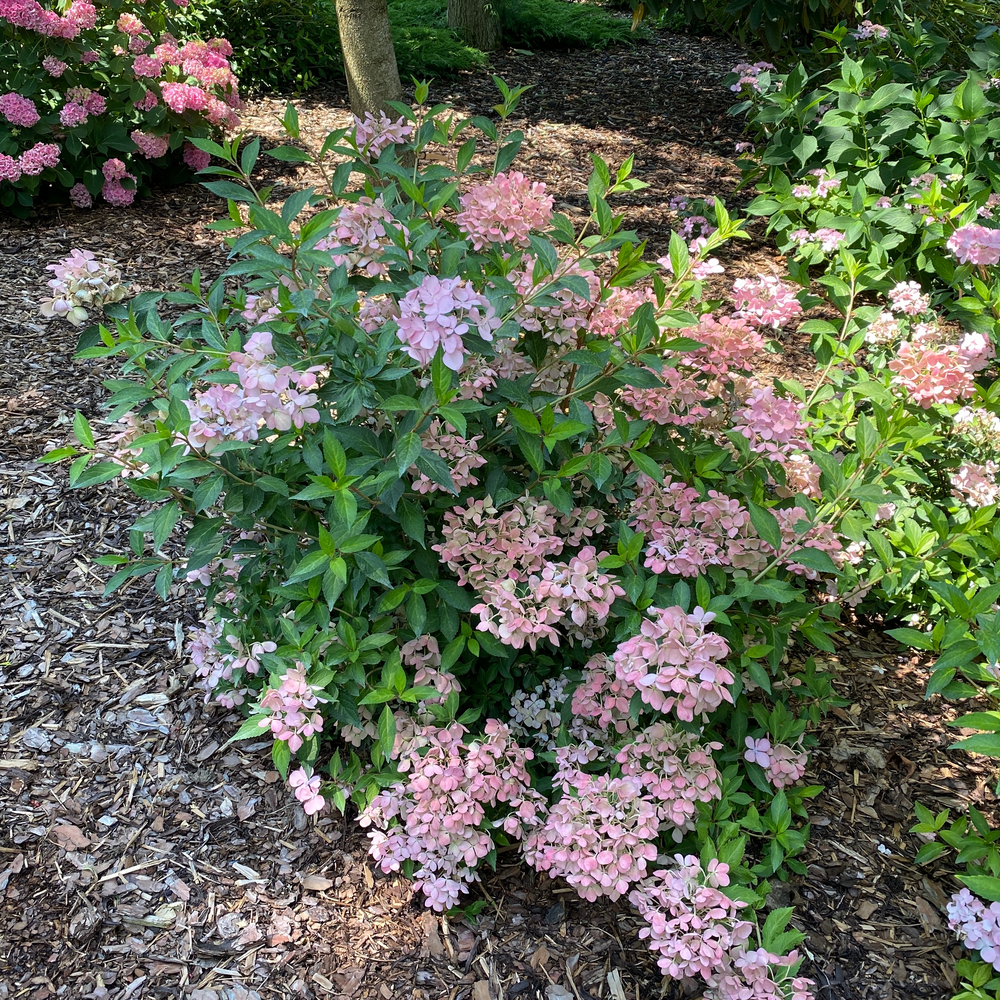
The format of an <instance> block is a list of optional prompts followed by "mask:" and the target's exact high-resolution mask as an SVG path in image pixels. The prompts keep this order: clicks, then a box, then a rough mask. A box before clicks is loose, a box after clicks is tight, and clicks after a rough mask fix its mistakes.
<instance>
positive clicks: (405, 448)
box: [395, 431, 424, 476]
mask: <svg viewBox="0 0 1000 1000" xmlns="http://www.w3.org/2000/svg"><path fill="white" fill-rule="evenodd" d="M423 450H424V446H423V442H422V441H421V440H420V435H419V434H415V433H414V432H413V431H410V432H409V433H408V434H404V435H402V436H401V437H398V438H396V443H395V452H396V471H397V472H398V473H399V475H400V476H402V475H403V474H404V473H405V472H406V470H407V469H408V468H409V467H410V466H411V465H413V464H414V462H416V460H417V457H418V456H419V455H420V453H421V452H422V451H423Z"/></svg>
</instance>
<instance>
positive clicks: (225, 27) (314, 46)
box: [192, 0, 344, 91]
mask: <svg viewBox="0 0 1000 1000" xmlns="http://www.w3.org/2000/svg"><path fill="white" fill-rule="evenodd" d="M192 9H193V10H194V11H195V12H196V15H197V16H199V17H200V18H203V19H204V21H205V23H206V24H207V25H208V26H209V27H208V28H207V29H206V30H210V31H213V32H221V33H224V34H226V35H228V36H231V37H232V38H233V39H234V41H233V63H234V64H235V66H236V70H237V74H238V75H239V78H240V82H241V83H242V85H243V87H244V89H245V90H249V91H261V90H296V91H300V90H308V89H309V88H310V87H314V86H316V84H318V83H322V82H323V81H324V80H328V79H330V78H332V77H334V78H335V77H342V76H343V74H344V67H343V60H342V59H341V56H340V36H339V34H338V31H337V16H336V13H335V11H334V7H333V2H332V0H201V2H199V0H196V2H195V4H192Z"/></svg>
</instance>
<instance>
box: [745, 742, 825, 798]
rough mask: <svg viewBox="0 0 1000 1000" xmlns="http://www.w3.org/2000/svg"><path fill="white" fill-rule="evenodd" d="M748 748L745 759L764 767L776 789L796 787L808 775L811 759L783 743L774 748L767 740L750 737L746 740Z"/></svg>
mask: <svg viewBox="0 0 1000 1000" xmlns="http://www.w3.org/2000/svg"><path fill="white" fill-rule="evenodd" d="M746 746H747V749H746V752H745V753H744V754H743V757H744V759H746V760H748V761H750V763H752V764H758V765H759V766H760V767H762V768H763V769H764V773H765V774H766V775H767V779H768V781H770V782H771V784H772V785H774V787H775V788H778V789H781V788H784V787H785V786H786V785H794V784H795V782H796V781H798V780H799V779H800V778H801V777H802V775H804V774H805V773H806V766H807V764H808V763H809V757H808V755H807V754H806V753H805V752H803V751H800V750H796V749H795V748H794V747H790V746H786V745H785V744H783V743H779V744H777V746H772V745H771V741H770V740H769V739H767V738H763V739H756V740H755V739H753V738H751V737H750V736H748V737H747V738H746Z"/></svg>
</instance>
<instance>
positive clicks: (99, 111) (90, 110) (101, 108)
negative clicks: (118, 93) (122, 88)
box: [83, 92, 108, 115]
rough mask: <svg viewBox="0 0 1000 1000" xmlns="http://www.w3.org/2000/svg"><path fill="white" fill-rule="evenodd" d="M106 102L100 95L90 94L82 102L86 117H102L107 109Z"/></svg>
mask: <svg viewBox="0 0 1000 1000" xmlns="http://www.w3.org/2000/svg"><path fill="white" fill-rule="evenodd" d="M107 106H108V102H107V101H106V100H105V99H104V96H103V95H102V94H98V93H96V92H91V93H89V94H88V95H87V97H86V99H85V100H84V102H83V107H84V110H85V111H86V112H87V114H88V115H103V114H104V112H105V110H106V109H107Z"/></svg>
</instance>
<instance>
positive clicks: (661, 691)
mask: <svg viewBox="0 0 1000 1000" xmlns="http://www.w3.org/2000/svg"><path fill="white" fill-rule="evenodd" d="M647 613H648V614H649V615H651V616H652V617H649V618H645V619H643V622H642V625H641V626H640V629H639V635H636V636H633V637H632V638H631V639H628V640H626V641H625V642H623V643H621V645H619V646H618V648H617V649H616V650H615V652H614V654H613V656H612V660H613V661H614V666H615V676H616V677H617V678H618V680H619V681H621V682H622V684H623V685H624V686H625V687H626V689H627V688H628V687H631V688H632V690H633V691H638V692H639V695H640V697H641V698H642V700H643V701H644V702H645V703H646V704H647V705H649V706H650V707H651V708H652V709H654V710H655V711H657V712H670V711H673V712H675V713H676V715H677V717H678V718H679V719H681V720H683V721H684V722H692V721H693V720H694V717H695V716H696V715H701V714H702V713H703V712H712V711H714V710H715V709H716V708H718V707H719V706H720V705H721V704H722V703H723V702H729V703H730V704H732V701H733V696H732V694H731V693H730V691H729V687H728V686H729V685H730V684H732V683H733V681H734V680H735V678H734V677H733V674H732V673H731V672H730V671H729V670H727V669H726V667H724V666H722V665H721V663H720V661H722V660H724V659H725V658H726V657H727V656H728V655H729V644H728V643H727V642H726V640H725V639H723V638H722V636H720V635H716V634H715V633H713V632H709V631H707V626H708V625H709V624H710V623H711V622H712V620H713V619H714V618H715V615H714V614H713V613H712V612H710V611H705V610H703V609H702V608H695V609H694V611H692V612H691V613H690V614H688V613H687V612H685V611H684V610H683V609H682V608H680V607H670V608H649V609H648V612H647Z"/></svg>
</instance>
